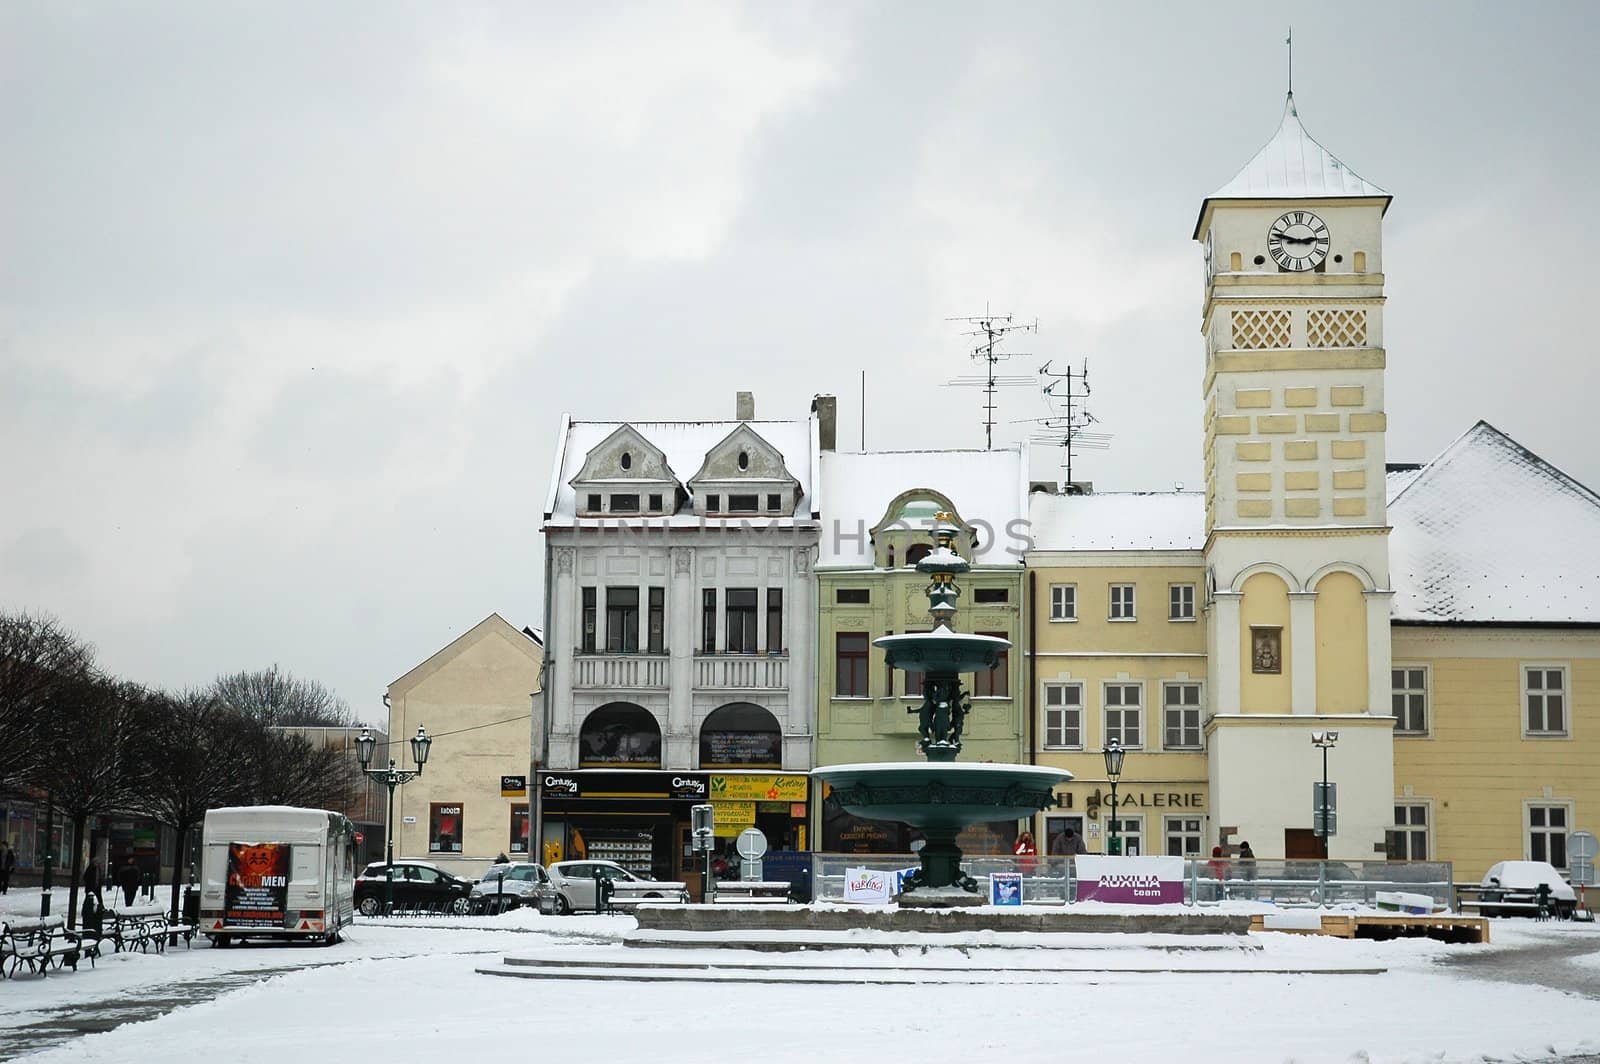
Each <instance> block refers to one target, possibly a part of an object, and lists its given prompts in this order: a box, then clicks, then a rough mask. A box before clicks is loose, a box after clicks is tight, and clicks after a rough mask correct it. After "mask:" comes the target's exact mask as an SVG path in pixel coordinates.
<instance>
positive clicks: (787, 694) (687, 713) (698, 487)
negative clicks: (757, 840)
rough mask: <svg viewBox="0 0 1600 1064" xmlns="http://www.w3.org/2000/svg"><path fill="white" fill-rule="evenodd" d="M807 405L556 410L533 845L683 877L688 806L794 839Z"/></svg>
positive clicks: (809, 618) (798, 816)
mask: <svg viewBox="0 0 1600 1064" xmlns="http://www.w3.org/2000/svg"><path fill="white" fill-rule="evenodd" d="M831 404H832V399H831V398H829V397H822V398H819V399H818V401H817V403H816V404H814V409H813V412H812V414H811V416H810V417H809V418H805V419H798V420H789V421H758V420H756V419H755V413H754V402H753V400H752V399H751V397H750V396H749V395H748V393H740V394H739V396H738V401H737V405H736V411H735V413H736V417H735V418H734V419H733V420H727V421H673V422H660V421H658V422H616V421H610V422H594V421H591V422H584V421H571V420H566V421H564V422H563V424H562V428H561V438H560V442H559V445H558V447H557V454H556V459H555V468H554V470H553V472H552V474H551V484H550V492H549V496H548V499H547V503H546V506H545V519H544V534H545V552H546V556H545V561H546V568H545V571H546V585H547V591H546V593H547V596H548V599H547V603H546V606H547V608H546V614H545V615H546V616H547V617H548V618H550V623H549V627H548V643H547V646H546V655H547V657H546V660H547V666H546V675H547V677H548V680H547V688H548V699H547V704H546V708H545V711H544V720H543V721H542V727H543V728H544V731H543V735H542V736H541V737H540V738H539V739H538V744H539V747H540V755H539V757H540V759H541V766H540V772H539V784H540V787H541V793H540V799H541V805H542V817H543V830H544V838H545V840H546V842H547V850H546V852H547V854H549V853H555V854H560V855H563V856H567V855H573V854H588V855H592V856H596V857H598V856H602V855H607V856H622V855H627V856H628V859H629V863H631V864H633V865H634V866H635V867H638V868H640V869H641V870H646V869H647V870H649V871H651V872H652V873H654V874H656V875H658V876H662V877H671V878H691V879H692V878H694V868H693V864H692V862H689V863H687V865H686V860H685V857H684V854H685V850H686V841H687V837H688V836H687V832H688V827H689V807H690V806H691V805H693V804H695V803H696V802H697V801H706V800H708V799H709V800H710V801H711V802H712V803H713V804H714V805H716V806H717V807H718V816H717V822H718V825H719V826H718V833H719V834H720V835H736V834H737V833H738V831H739V830H742V829H743V828H744V827H749V826H760V827H762V829H763V830H764V831H766V833H767V835H768V838H769V839H770V840H771V841H772V845H773V846H774V847H775V848H802V847H804V846H805V845H806V839H805V835H806V828H807V816H808V811H807V795H806V783H805V778H804V773H806V772H807V771H809V770H810V768H811V767H812V756H813V749H812V742H813V736H812V716H813V709H812V707H813V706H814V705H815V700H816V696H815V686H814V685H815V677H816V671H817V670H816V661H815V646H816V634H815V621H816V603H815V594H814V589H815V581H814V577H813V575H812V566H813V565H814V563H815V558H816V550H817V529H818V520H817V513H816V507H815V501H814V495H813V490H814V483H815V467H816V453H817V448H818V445H819V438H820V437H819V433H820V431H821V428H822V422H823V421H824V420H828V421H829V425H828V431H829V432H830V433H831V431H832V426H831V410H832V406H831Z"/></svg>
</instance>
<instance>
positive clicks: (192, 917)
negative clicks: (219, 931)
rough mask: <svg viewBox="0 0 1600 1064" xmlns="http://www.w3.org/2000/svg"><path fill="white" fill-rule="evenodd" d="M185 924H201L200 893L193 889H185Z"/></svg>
mask: <svg viewBox="0 0 1600 1064" xmlns="http://www.w3.org/2000/svg"><path fill="white" fill-rule="evenodd" d="M183 922H184V923H186V924H198V923H199V922H200V892H199V891H198V890H195V889H194V888H193V887H184V888H183Z"/></svg>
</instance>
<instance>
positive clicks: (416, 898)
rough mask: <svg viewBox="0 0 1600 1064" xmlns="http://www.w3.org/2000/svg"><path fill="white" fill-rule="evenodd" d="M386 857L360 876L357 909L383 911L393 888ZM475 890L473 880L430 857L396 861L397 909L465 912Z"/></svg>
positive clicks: (371, 913) (366, 912) (370, 913)
mask: <svg viewBox="0 0 1600 1064" xmlns="http://www.w3.org/2000/svg"><path fill="white" fill-rule="evenodd" d="M388 868H389V866H388V864H387V863H386V862H383V861H374V862H373V863H372V864H369V865H367V867H366V868H365V869H363V870H362V872H361V875H359V876H357V877H356V911H357V912H359V913H360V914H361V915H362V916H377V915H378V914H379V913H381V912H383V903H384V898H385V897H386V892H387V891H388V889H389V886H388V877H387V870H388ZM471 894H472V881H471V880H467V879H462V878H461V877H460V876H455V875H451V874H450V873H449V872H446V871H445V870H444V869H442V868H440V867H439V866H438V865H434V864H429V863H428V862H427V861H396V862H395V863H394V908H395V910H396V911H401V910H407V909H410V910H415V909H424V910H427V911H429V912H451V913H464V912H466V911H467V898H468V897H469V896H470V895H471Z"/></svg>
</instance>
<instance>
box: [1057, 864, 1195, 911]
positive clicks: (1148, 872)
mask: <svg viewBox="0 0 1600 1064" xmlns="http://www.w3.org/2000/svg"><path fill="white" fill-rule="evenodd" d="M1073 865H1074V867H1076V868H1077V874H1078V900H1079V901H1110V902H1118V903H1121V904H1124V905H1127V904H1132V905H1162V904H1166V903H1169V902H1180V903H1181V902H1182V901H1183V858H1181V857H1095V856H1092V855H1089V854H1083V855H1080V856H1078V857H1076V858H1074V859H1073Z"/></svg>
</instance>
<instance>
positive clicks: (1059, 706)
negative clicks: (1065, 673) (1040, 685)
mask: <svg viewBox="0 0 1600 1064" xmlns="http://www.w3.org/2000/svg"><path fill="white" fill-rule="evenodd" d="M1044 745H1045V746H1047V747H1056V748H1066V749H1078V750H1081V749H1082V748H1083V684H1081V683H1047V684H1045V685H1044Z"/></svg>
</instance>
